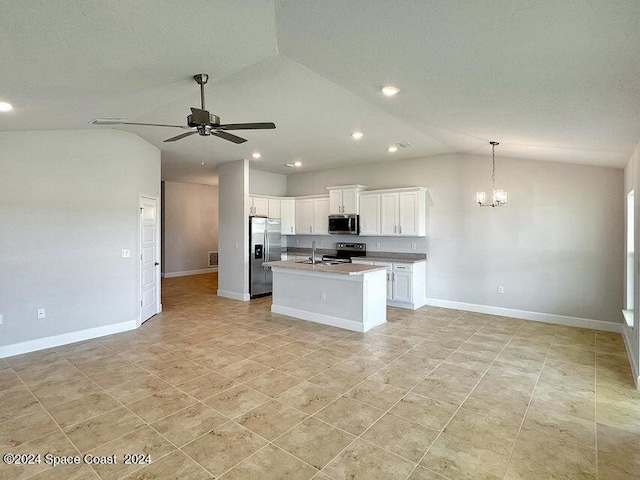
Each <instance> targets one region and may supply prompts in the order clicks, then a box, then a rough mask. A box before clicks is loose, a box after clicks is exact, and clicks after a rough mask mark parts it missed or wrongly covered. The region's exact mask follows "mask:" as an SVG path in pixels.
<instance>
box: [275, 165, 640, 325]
mask: <svg viewBox="0 0 640 480" xmlns="http://www.w3.org/2000/svg"><path fill="white" fill-rule="evenodd" d="M490 180H491V160H490V157H489V156H488V155H483V156H478V155H467V154H447V155H439V156H435V157H429V158H424V159H415V160H408V161H398V162H385V163H374V164H368V165H366V166H362V165H360V166H352V167H346V168H340V169H333V170H326V171H320V172H309V173H299V174H292V175H289V177H288V179H287V194H288V195H291V196H295V195H309V194H323V193H326V188H325V187H326V186H330V185H348V184H356V183H360V184H363V185H367V186H368V187H369V188H376V189H377V188H391V187H407V186H423V187H427V188H429V195H428V209H427V235H428V237H427V239H426V241H425V240H422V241H420V240H418V246H419V247H420V249H422V250H420V249H418V250H416V251H418V252H420V251H421V252H423V253H427V255H428V261H427V296H428V297H431V298H434V299H440V300H446V301H453V302H463V303H468V304H474V305H489V306H494V307H503V308H509V309H516V310H524V311H529V312H540V313H545V314H554V315H563V316H570V317H579V318H586V319H592V320H601V321H606V322H616V323H619V322H620V321H621V314H620V308H621V307H620V306H621V305H622V290H623V288H622V282H623V260H624V257H623V245H624V241H623V236H624V228H623V215H624V207H623V206H624V202H623V196H624V195H623V186H624V181H623V170H621V169H613V168H603V167H588V166H579V165H571V164H560V163H550V162H536V161H530V160H517V159H507V158H500V157H499V154H498V158H497V182H498V186H499V187H502V188H504V189H505V190H507V192H508V194H509V203H508V204H507V205H506V206H504V207H500V208H480V207H478V205H477V204H476V203H475V193H476V191H478V190H485V191H490V189H491V181H490ZM639 197H640V196H639ZM325 238H327V239H329V240H330V239H331V237H325ZM292 240H293V239H292V238H290V239H288V246H295V241H292ZM370 241H371V239H369V242H370ZM381 241H382V242H385V240H383V239H381ZM403 241H405V240H403ZM392 246H393V245H392ZM381 250H385V248H381ZM498 285H502V286H504V289H505V293H504V294H502V295H500V294H498V293H497V286H498Z"/></svg>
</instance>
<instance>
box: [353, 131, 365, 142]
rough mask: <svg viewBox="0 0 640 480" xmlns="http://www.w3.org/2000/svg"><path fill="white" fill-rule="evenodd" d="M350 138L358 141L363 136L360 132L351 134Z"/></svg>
mask: <svg viewBox="0 0 640 480" xmlns="http://www.w3.org/2000/svg"><path fill="white" fill-rule="evenodd" d="M351 136H352V137H353V139H354V140H360V139H361V138H362V137H363V136H364V133H362V132H353V133H352V134H351Z"/></svg>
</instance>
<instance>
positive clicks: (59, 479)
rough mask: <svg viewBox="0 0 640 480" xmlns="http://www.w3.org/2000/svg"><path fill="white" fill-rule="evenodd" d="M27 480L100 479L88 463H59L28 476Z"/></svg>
mask: <svg viewBox="0 0 640 480" xmlns="http://www.w3.org/2000/svg"><path fill="white" fill-rule="evenodd" d="M29 480H100V477H99V476H98V474H97V473H96V472H95V470H93V469H92V468H91V467H90V466H88V465H59V466H57V467H55V468H53V467H52V468H49V469H48V470H44V471H42V472H40V473H38V474H37V475H34V476H33V477H29Z"/></svg>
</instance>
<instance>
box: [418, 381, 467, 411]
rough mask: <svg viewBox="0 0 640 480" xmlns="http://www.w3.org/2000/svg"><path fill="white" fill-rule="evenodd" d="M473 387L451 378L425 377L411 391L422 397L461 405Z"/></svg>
mask: <svg viewBox="0 0 640 480" xmlns="http://www.w3.org/2000/svg"><path fill="white" fill-rule="evenodd" d="M472 389H473V387H469V386H467V385H461V384H459V383H457V382H454V381H452V380H444V379H441V378H433V377H427V378H425V379H424V380H422V381H421V382H420V383H419V384H418V385H416V386H415V387H414V388H413V392H414V393H417V394H419V395H422V396H423V397H429V398H433V399H435V400H440V401H441V402H446V403H450V404H452V405H458V406H459V405H462V402H464V400H465V398H466V397H467V396H468V395H469V393H471V390H472Z"/></svg>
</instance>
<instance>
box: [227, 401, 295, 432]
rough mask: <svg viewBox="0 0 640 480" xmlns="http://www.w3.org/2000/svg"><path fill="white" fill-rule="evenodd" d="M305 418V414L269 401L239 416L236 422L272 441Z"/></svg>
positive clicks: (277, 402)
mask: <svg viewBox="0 0 640 480" xmlns="http://www.w3.org/2000/svg"><path fill="white" fill-rule="evenodd" d="M305 418H307V414H305V413H303V412H301V411H300V410H296V409H295V408H292V407H289V406H287V405H285V404H284V403H281V402H279V401H277V400H269V401H268V402H265V403H263V404H262V405H259V406H257V407H256V408H254V409H252V410H249V411H248V412H247V413H244V414H243V415H241V416H239V417H238V418H236V421H237V422H238V423H239V424H240V425H242V426H244V427H246V428H248V429H249V430H251V431H253V432H255V433H257V434H258V435H260V436H262V437H264V438H266V439H268V440H274V439H275V438H277V437H278V436H280V435H282V434H283V433H284V432H286V431H287V430H289V429H291V428H293V427H294V426H295V425H297V424H298V423H300V422H302V421H303V420H304V419H305Z"/></svg>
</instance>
